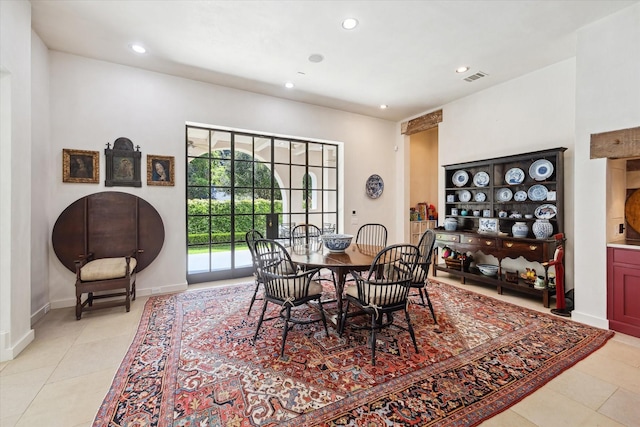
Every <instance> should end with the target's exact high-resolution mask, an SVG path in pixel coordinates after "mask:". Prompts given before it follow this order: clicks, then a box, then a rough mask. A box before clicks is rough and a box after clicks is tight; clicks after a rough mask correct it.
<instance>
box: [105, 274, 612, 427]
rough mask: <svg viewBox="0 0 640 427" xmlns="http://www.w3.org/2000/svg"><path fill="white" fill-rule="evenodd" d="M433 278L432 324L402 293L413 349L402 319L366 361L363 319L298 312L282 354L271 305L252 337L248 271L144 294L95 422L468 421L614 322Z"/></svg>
mask: <svg viewBox="0 0 640 427" xmlns="http://www.w3.org/2000/svg"><path fill="white" fill-rule="evenodd" d="M325 289H326V290H327V293H330V288H329V287H326V288H325ZM429 290H430V291H429V292H430V295H431V300H432V302H433V305H434V309H435V312H436V315H437V317H438V323H439V326H436V325H434V322H433V319H432V318H431V314H430V313H429V310H428V309H427V308H424V307H422V306H419V305H417V304H410V306H409V311H410V313H411V319H412V323H413V325H414V328H415V331H416V338H417V341H418V347H419V349H420V352H419V353H418V354H416V353H415V350H414V348H413V345H412V343H411V338H410V336H409V334H408V332H406V331H403V330H401V329H397V328H388V329H386V330H385V331H383V332H381V333H379V334H378V339H377V343H376V346H377V347H376V366H375V367H374V366H371V350H370V348H369V345H368V336H369V333H368V331H365V330H357V329H350V328H349V326H347V328H346V330H345V333H344V335H343V337H342V338H340V337H338V335H337V334H336V332H335V328H332V327H331V325H330V326H329V332H330V336H329V337H328V338H327V337H326V335H325V332H324V328H323V327H322V324H321V323H315V324H312V325H297V326H295V327H293V328H292V329H291V330H290V331H289V335H288V338H287V343H286V347H285V357H284V358H282V359H281V358H279V357H278V356H279V353H280V343H281V336H282V328H283V323H282V322H281V321H280V320H279V319H277V320H273V321H270V322H265V323H264V324H263V326H262V329H261V331H260V335H259V336H258V339H257V342H256V343H255V346H254V345H253V344H252V339H253V334H254V332H255V328H256V324H257V320H258V316H259V313H260V311H261V308H262V307H261V306H262V301H256V305H255V306H254V308H253V310H252V312H251V315H250V316H247V309H248V306H249V301H250V299H251V295H252V292H253V284H246V285H238V286H231V287H220V288H214V289H206V290H198V291H189V292H185V293H180V294H175V295H164V296H157V297H152V298H150V299H149V300H148V301H147V303H146V306H145V310H144V313H143V316H142V319H141V321H140V326H139V330H138V332H137V334H136V337H135V338H134V341H133V343H132V345H131V348H130V349H129V351H128V353H127V355H126V356H125V358H124V361H123V362H122V365H121V367H120V369H119V371H118V373H117V374H116V377H115V379H114V381H113V384H112V387H111V389H110V391H109V393H108V394H107V396H106V398H105V400H104V402H103V404H102V406H101V408H100V410H99V412H98V414H97V416H96V419H95V421H94V424H93V425H94V426H96V427H97V426H110V427H113V426H161V427H165V426H172V427H177V426H181V427H191V426H194V427H195V426H197V427H203V426H207V427H211V426H297V427H301V426H316V425H317V426H364V425H366V426H372V425H375V426H384V425H394V426H473V425H477V424H479V423H480V422H482V421H483V420H485V419H487V418H489V417H491V416H493V415H495V414H497V413H498V412H501V411H503V410H505V409H507V408H508V407H509V406H511V405H513V404H514V403H516V402H518V401H519V400H521V399H522V398H524V397H525V396H527V395H528V394H530V393H532V392H533V391H535V390H536V389H537V388H539V387H540V386H542V385H543V384H545V383H546V382H547V381H549V380H550V379H552V378H553V377H555V376H556V375H558V374H559V373H561V372H562V371H563V370H565V369H567V368H569V367H570V366H572V365H573V364H575V363H576V362H578V361H579V360H581V359H583V358H584V357H586V356H587V355H589V354H590V353H591V352H593V351H594V350H596V349H598V348H599V347H601V346H602V345H603V344H604V343H605V342H606V341H607V339H609V338H610V337H611V336H612V335H613V332H610V331H605V330H600V329H596V328H592V327H589V326H586V325H582V324H579V323H576V322H573V321H571V320H567V319H563V318H559V317H556V316H552V315H547V314H543V313H538V312H535V311H531V310H527V309H524V308H522V307H517V306H514V305H511V304H508V303H504V302H500V301H498V300H495V299H493V298H490V297H486V296H482V295H478V294H475V293H472V292H468V291H465V290H463V289H460V288H457V287H455V286H451V285H447V284H444V283H439V282H435V281H434V282H433V283H432V285H431V286H430V287H429ZM327 296H328V297H330V295H327ZM412 299H414V300H417V298H415V297H414V298H412ZM269 307H274V308H273V309H270V314H271V315H277V314H278V308H279V307H277V306H275V305H272V304H270V305H269ZM327 308H328V309H329V311H331V310H333V311H334V312H335V304H334V305H333V306H331V305H329V306H328V307H327ZM300 310H302V311H303V312H302V313H301V312H298V313H297V315H298V316H317V315H318V311H317V310H316V309H314V307H311V308H308V307H305V308H300V309H299V310H298V311H300ZM357 319H359V318H350V319H349V323H351V324H353V322H356V321H357ZM362 321H363V322H366V321H367V319H366V318H365V317H362ZM395 321H396V322H403V321H404V316H403V315H397V316H396V319H395Z"/></svg>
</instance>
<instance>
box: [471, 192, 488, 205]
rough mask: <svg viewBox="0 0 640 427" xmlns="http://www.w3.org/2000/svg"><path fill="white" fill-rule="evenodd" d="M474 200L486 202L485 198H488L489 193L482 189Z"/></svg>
mask: <svg viewBox="0 0 640 427" xmlns="http://www.w3.org/2000/svg"><path fill="white" fill-rule="evenodd" d="M473 200H475V201H476V202H484V201H485V200H487V195H486V194H484V193H483V192H482V191H478V192H477V193H476V195H475V196H474V197H473Z"/></svg>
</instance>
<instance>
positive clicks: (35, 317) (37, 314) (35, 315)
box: [31, 303, 51, 328]
mask: <svg viewBox="0 0 640 427" xmlns="http://www.w3.org/2000/svg"><path fill="white" fill-rule="evenodd" d="M50 311H51V303H46V304H45V305H44V306H43V307H41V308H40V309H39V310H37V311H36V312H35V313H33V314H32V315H31V327H32V328H33V325H35V324H36V323H37V322H38V320H40V319H42V318H43V317H44V316H45V314H47V313H48V312H50Z"/></svg>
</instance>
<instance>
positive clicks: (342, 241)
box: [322, 234, 353, 252]
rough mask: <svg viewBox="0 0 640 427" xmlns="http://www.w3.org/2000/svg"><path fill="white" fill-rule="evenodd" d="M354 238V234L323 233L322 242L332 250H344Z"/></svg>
mask: <svg viewBox="0 0 640 427" xmlns="http://www.w3.org/2000/svg"><path fill="white" fill-rule="evenodd" d="M351 240H353V235H352V234H323V235H322V242H323V243H324V246H325V247H326V248H327V249H329V251H331V252H344V251H345V249H347V248H348V247H349V245H350V244H351Z"/></svg>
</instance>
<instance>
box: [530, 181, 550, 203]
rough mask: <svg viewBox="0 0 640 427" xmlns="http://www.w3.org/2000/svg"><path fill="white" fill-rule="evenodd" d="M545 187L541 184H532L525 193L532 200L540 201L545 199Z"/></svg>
mask: <svg viewBox="0 0 640 427" xmlns="http://www.w3.org/2000/svg"><path fill="white" fill-rule="evenodd" d="M547 192H548V190H547V187H545V186H544V185H541V184H536V185H532V186H531V187H530V188H529V191H527V195H528V196H529V198H530V199H531V200H533V201H534V202H540V201H542V200H547Z"/></svg>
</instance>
